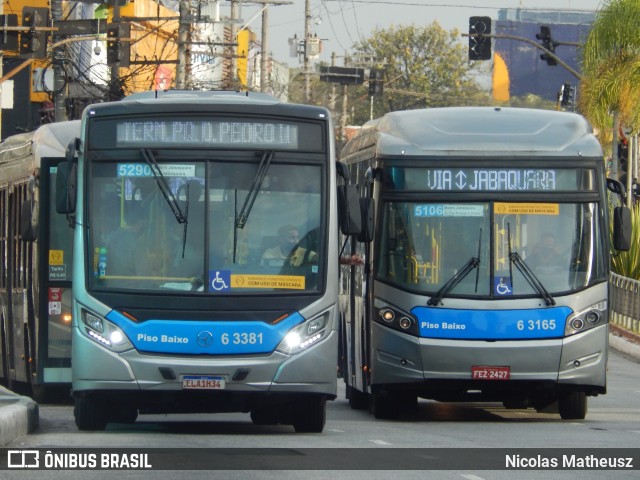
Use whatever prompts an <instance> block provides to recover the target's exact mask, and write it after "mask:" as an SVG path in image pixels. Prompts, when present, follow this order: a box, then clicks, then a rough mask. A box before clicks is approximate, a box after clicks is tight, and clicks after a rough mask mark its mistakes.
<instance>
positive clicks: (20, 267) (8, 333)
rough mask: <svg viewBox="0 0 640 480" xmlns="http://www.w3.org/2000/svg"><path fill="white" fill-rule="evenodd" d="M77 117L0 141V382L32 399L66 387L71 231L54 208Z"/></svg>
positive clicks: (52, 396) (54, 395)
mask: <svg viewBox="0 0 640 480" xmlns="http://www.w3.org/2000/svg"><path fill="white" fill-rule="evenodd" d="M79 134H80V122H79V121H70V122H59V123H52V124H46V125H43V126H41V127H40V128H38V129H37V130H35V131H33V132H28V133H20V134H18V135H14V136H11V137H9V138H6V139H5V140H4V141H3V142H2V143H0V381H2V382H3V383H4V384H5V385H7V386H8V387H9V388H10V389H12V390H15V391H18V392H20V393H25V394H28V395H31V396H33V398H35V399H36V400H37V401H39V402H41V401H50V400H56V399H60V398H62V399H68V398H69V391H70V388H71V276H72V258H73V242H72V240H73V236H72V230H71V229H70V228H69V225H68V223H67V219H66V217H65V215H60V214H57V213H56V211H55V208H53V206H54V205H55V198H56V197H55V193H56V192H55V185H56V175H57V169H58V163H60V162H63V161H64V160H65V151H66V148H67V145H68V143H69V142H70V141H71V140H73V139H74V138H76V137H77V136H78V135H79Z"/></svg>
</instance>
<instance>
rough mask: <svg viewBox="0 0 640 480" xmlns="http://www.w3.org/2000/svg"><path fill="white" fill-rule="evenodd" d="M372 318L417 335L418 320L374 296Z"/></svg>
mask: <svg viewBox="0 0 640 480" xmlns="http://www.w3.org/2000/svg"><path fill="white" fill-rule="evenodd" d="M373 319H374V320H375V321H376V322H377V323H379V324H381V325H384V326H385V327H390V328H393V329H394V330H399V331H401V332H403V333H408V334H410V335H415V336H418V334H419V332H418V321H417V320H416V319H415V318H414V317H413V316H412V315H410V314H408V313H406V312H403V311H402V310H400V309H399V308H397V307H393V306H391V305H389V304H388V303H387V302H385V301H383V300H380V299H378V298H376V299H375V300H374V302H373Z"/></svg>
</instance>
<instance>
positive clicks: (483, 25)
mask: <svg viewBox="0 0 640 480" xmlns="http://www.w3.org/2000/svg"><path fill="white" fill-rule="evenodd" d="M489 34H491V17H470V18H469V35H470V36H469V60H491V37H482V36H480V37H472V36H471V35H489Z"/></svg>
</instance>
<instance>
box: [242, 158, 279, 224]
mask: <svg viewBox="0 0 640 480" xmlns="http://www.w3.org/2000/svg"><path fill="white" fill-rule="evenodd" d="M273 156H274V153H273V152H264V153H263V154H262V158H261V159H260V164H259V165H258V170H256V175H255V177H253V182H252V183H251V188H250V189H249V192H248V193H247V196H246V198H245V199H244V204H243V205H242V208H241V209H240V213H239V214H238V216H237V217H236V224H235V225H236V228H240V229H242V228H244V226H245V225H246V224H247V220H248V219H249V214H250V213H251V209H252V208H253V204H254V202H255V201H256V197H257V196H258V193H260V189H261V188H262V182H263V181H264V177H265V175H266V174H267V170H269V165H270V164H271V160H272V159H273Z"/></svg>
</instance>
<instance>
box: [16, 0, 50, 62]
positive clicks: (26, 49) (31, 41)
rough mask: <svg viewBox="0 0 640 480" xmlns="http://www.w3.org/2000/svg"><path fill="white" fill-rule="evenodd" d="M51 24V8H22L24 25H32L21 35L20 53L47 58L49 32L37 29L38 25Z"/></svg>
mask: <svg viewBox="0 0 640 480" xmlns="http://www.w3.org/2000/svg"><path fill="white" fill-rule="evenodd" d="M48 25H49V9H48V8H46V7H42V8H36V7H24V8H23V9H22V26H23V27H30V28H31V30H29V31H28V32H22V35H20V55H30V56H33V58H41V59H44V58H47V43H48V41H49V32H46V31H42V30H36V28H38V27H47V26H48Z"/></svg>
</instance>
